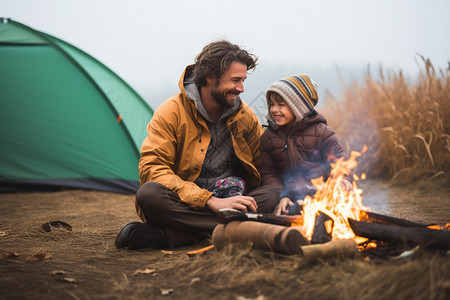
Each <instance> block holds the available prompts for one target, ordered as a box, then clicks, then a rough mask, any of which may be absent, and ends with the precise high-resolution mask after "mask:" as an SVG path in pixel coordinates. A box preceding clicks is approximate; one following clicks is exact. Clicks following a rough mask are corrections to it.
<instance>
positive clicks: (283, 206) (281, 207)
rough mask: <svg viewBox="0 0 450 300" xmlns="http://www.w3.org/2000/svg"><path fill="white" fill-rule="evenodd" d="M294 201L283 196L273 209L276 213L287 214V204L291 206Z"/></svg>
mask: <svg viewBox="0 0 450 300" xmlns="http://www.w3.org/2000/svg"><path fill="white" fill-rule="evenodd" d="M292 205H294V203H293V202H292V201H291V199H289V198H288V197H284V198H282V199H281V200H280V203H278V206H277V207H276V208H275V210H274V211H273V213H274V214H276V215H287V214H288V213H289V209H288V206H292Z"/></svg>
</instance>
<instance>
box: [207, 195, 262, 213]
mask: <svg viewBox="0 0 450 300" xmlns="http://www.w3.org/2000/svg"><path fill="white" fill-rule="evenodd" d="M206 205H207V206H208V207H209V208H210V209H211V210H212V211H213V212H215V213H217V212H219V210H220V209H222V208H231V209H235V210H240V211H243V212H256V210H257V209H258V205H257V204H256V201H255V199H253V197H249V196H242V195H238V196H233V197H229V198H217V197H214V196H211V198H209V199H208V201H206Z"/></svg>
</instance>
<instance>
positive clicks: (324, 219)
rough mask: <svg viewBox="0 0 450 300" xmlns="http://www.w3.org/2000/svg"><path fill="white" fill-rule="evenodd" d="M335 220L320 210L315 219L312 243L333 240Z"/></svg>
mask: <svg viewBox="0 0 450 300" xmlns="http://www.w3.org/2000/svg"><path fill="white" fill-rule="evenodd" d="M333 224H334V221H333V219H332V218H330V217H329V216H328V215H327V214H325V213H323V212H321V211H319V214H318V215H316V218H315V220H314V231H313V235H312V238H311V244H323V243H326V242H329V241H331V233H332V232H333Z"/></svg>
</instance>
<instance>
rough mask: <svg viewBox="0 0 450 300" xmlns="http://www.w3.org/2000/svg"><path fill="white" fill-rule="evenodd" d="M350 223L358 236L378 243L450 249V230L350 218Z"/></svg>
mask: <svg viewBox="0 0 450 300" xmlns="http://www.w3.org/2000/svg"><path fill="white" fill-rule="evenodd" d="M348 221H349V224H350V227H351V228H352V230H353V232H354V233H355V235H357V236H361V237H366V238H368V239H372V240H378V241H391V242H400V243H412V244H415V245H421V246H423V247H424V248H428V249H443V250H448V249H450V231H448V230H436V229H429V228H426V227H405V226H395V225H386V224H377V223H368V222H363V221H356V220H353V219H350V218H349V219H348Z"/></svg>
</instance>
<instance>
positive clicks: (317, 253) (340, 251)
mask: <svg viewBox="0 0 450 300" xmlns="http://www.w3.org/2000/svg"><path fill="white" fill-rule="evenodd" d="M301 249H302V253H303V256H305V257H306V258H308V259H311V260H315V259H325V258H329V257H350V258H351V257H355V256H356V253H358V245H357V244H356V242H355V241H354V240H353V239H342V240H334V241H331V242H328V243H325V244H316V245H307V246H302V247H301Z"/></svg>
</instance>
